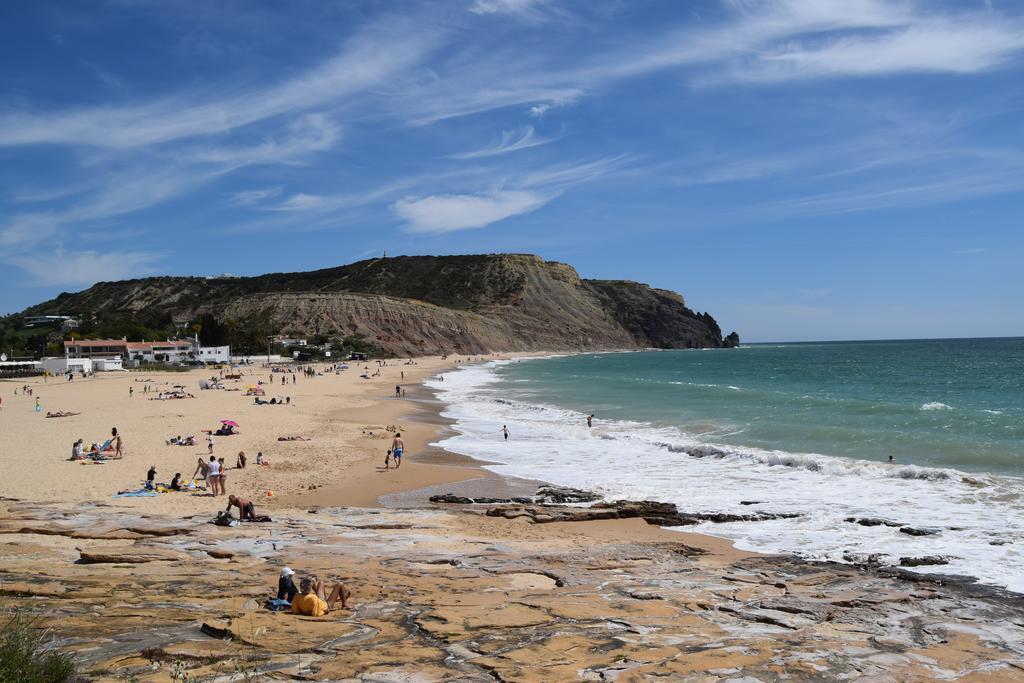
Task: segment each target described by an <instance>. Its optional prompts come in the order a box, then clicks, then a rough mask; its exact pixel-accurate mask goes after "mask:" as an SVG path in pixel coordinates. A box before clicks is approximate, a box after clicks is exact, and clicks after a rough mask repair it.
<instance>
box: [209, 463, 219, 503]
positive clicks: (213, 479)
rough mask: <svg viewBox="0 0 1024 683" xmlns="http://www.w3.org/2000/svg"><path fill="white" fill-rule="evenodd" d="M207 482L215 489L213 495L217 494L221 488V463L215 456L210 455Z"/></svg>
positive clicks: (212, 489) (211, 488)
mask: <svg viewBox="0 0 1024 683" xmlns="http://www.w3.org/2000/svg"><path fill="white" fill-rule="evenodd" d="M206 484H207V485H208V486H209V487H210V490H211V491H213V495H214V496H216V495H217V490H218V489H219V488H220V463H219V462H217V458H216V457H215V456H212V455H211V456H210V462H209V463H207V465H206Z"/></svg>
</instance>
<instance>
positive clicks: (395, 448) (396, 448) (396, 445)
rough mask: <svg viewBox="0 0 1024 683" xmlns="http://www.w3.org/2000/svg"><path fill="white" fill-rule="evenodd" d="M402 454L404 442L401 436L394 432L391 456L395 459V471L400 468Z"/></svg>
mask: <svg viewBox="0 0 1024 683" xmlns="http://www.w3.org/2000/svg"><path fill="white" fill-rule="evenodd" d="M403 453H405V442H404V441H402V435H401V434H400V433H398V432H395V438H394V439H392V440H391V455H392V456H393V457H394V459H395V469H396V470H397V469H398V468H399V467H401V466H402V454H403Z"/></svg>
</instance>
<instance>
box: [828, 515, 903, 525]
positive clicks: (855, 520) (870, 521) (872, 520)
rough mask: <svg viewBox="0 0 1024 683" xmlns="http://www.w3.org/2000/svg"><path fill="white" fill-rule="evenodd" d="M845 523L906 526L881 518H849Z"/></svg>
mask: <svg viewBox="0 0 1024 683" xmlns="http://www.w3.org/2000/svg"><path fill="white" fill-rule="evenodd" d="M843 521H844V522H851V523H854V524H860V525H861V526H890V527H898V526H904V524H903V523H902V522H892V521H890V520H888V519H881V518H879V517H847V518H846V519H844V520H843Z"/></svg>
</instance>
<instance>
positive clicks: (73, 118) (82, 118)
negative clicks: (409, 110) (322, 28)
mask: <svg viewBox="0 0 1024 683" xmlns="http://www.w3.org/2000/svg"><path fill="white" fill-rule="evenodd" d="M440 37H441V36H440V34H439V33H438V32H437V31H434V30H431V29H430V27H428V26H424V25H419V26H415V25H413V22H411V21H399V22H392V23H381V24H377V25H374V26H372V27H370V28H368V29H366V30H364V31H363V32H362V33H360V34H359V35H357V36H356V37H354V38H352V39H351V40H349V41H348V42H347V43H346V44H345V45H344V46H343V48H342V49H341V50H340V51H339V52H338V53H337V54H336V55H334V56H333V57H331V58H330V59H328V60H326V61H325V62H323V63H321V64H320V65H318V66H317V67H315V68H313V69H311V70H310V71H307V72H306V73H304V74H301V75H299V76H296V77H294V78H292V79H289V80H285V81H283V82H281V83H278V84H276V85H271V86H263V87H251V88H248V89H246V90H244V91H243V92H240V93H239V92H237V89H234V88H233V90H235V91H236V92H235V94H233V95H229V96H210V93H189V94H178V95H173V96H169V97H166V98H163V99H159V100H155V101H150V102H143V103H138V104H130V105H126V106H123V107H112V106H103V107H93V108H80V109H75V110H68V111H63V112H57V113H34V112H27V111H20V112H18V111H7V112H4V113H3V114H0V146H13V145H31V144H70V145H90V146H97V147H114V148H128V147H138V146H144V145H152V144H157V143H162V142H168V141H171V140H180V139H187V138H194V137H198V136H206V135H213V134H223V133H225V132H228V131H231V130H234V129H237V128H240V127H243V126H247V125H250V124H252V123H255V122H257V121H263V120H266V119H270V118H273V117H276V116H280V115H282V114H286V113H289V112H302V111H307V110H309V109H312V108H315V107H319V106H321V105H324V104H327V103H330V102H338V101H340V100H342V99H343V98H345V97H347V96H351V95H352V94H353V93H356V92H359V91H363V90H366V89H368V88H373V87H380V86H382V85H384V84H387V83H389V82H390V80H391V79H392V78H394V77H395V76H396V75H397V74H399V73H401V72H403V71H405V70H406V69H409V68H410V67H413V66H415V65H417V64H418V63H419V62H420V60H421V59H422V58H423V57H424V56H425V55H426V54H427V53H428V52H429V51H430V50H432V49H433V48H434V47H435V46H436V45H437V44H438V43H439V40H440ZM382 45H387V49H382Z"/></svg>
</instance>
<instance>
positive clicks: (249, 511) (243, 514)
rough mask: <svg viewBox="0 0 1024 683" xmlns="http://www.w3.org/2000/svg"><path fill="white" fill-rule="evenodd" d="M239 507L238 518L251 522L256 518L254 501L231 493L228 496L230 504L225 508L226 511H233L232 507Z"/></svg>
mask: <svg viewBox="0 0 1024 683" xmlns="http://www.w3.org/2000/svg"><path fill="white" fill-rule="evenodd" d="M232 506H234V507H236V508H238V518H239V519H240V520H242V521H243V522H244V521H246V520H249V521H250V522H252V521H255V519H256V506H255V505H253V504H252V501H251V500H249V499H248V498H242V497H241V496H236V495H235V494H231V495H230V496H228V506H227V507H226V508H224V511H225V512H231V507H232Z"/></svg>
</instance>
